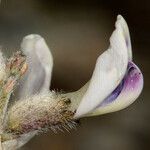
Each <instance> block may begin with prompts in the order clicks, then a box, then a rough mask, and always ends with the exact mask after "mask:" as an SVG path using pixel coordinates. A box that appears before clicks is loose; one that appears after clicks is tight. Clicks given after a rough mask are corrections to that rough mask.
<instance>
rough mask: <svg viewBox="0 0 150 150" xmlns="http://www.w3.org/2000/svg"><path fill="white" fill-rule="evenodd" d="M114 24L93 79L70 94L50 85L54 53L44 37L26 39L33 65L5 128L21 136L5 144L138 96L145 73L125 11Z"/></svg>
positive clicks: (21, 141)
mask: <svg viewBox="0 0 150 150" xmlns="http://www.w3.org/2000/svg"><path fill="white" fill-rule="evenodd" d="M115 26H116V29H115V30H114V32H113V33H112V35H111V37H110V46H109V48H108V49H107V50H106V51H105V52H104V53H103V54H102V55H100V56H99V57H98V59H97V61H96V65H95V69H94V71H93V75H92V77H91V79H90V81H89V82H87V83H86V84H85V85H84V86H83V87H82V88H81V89H79V90H78V91H75V92H71V93H65V94H62V93H56V92H54V91H49V87H50V82H51V74H52V68H53V57H52V54H51V52H50V50H49V48H48V46H47V44H46V42H45V40H44V39H43V38H42V37H41V36H40V35H35V34H31V35H28V36H26V37H25V38H24V39H23V41H22V44H21V50H22V51H23V53H24V54H25V55H26V57H27V59H26V61H27V64H28V70H27V72H26V74H25V76H24V78H23V79H22V80H21V82H20V84H19V86H18V95H17V99H18V100H19V101H18V102H16V103H15V104H14V105H13V106H12V107H11V108H10V109H9V110H8V115H7V118H8V119H7V126H6V131H8V129H9V131H10V133H12V132H13V134H14V133H15V134H16V133H17V134H19V137H17V138H14V137H13V140H7V141H6V142H3V146H4V147H8V146H9V145H11V147H13V146H12V145H14V146H15V147H20V146H22V145H24V144H25V143H26V142H27V141H28V140H29V139H30V138H32V137H33V136H34V135H35V134H36V133H37V132H38V131H39V130H41V129H43V128H45V127H47V128H51V129H52V130H55V129H56V128H57V129H58V128H59V127H60V126H59V125H62V126H63V127H65V125H66V124H67V125H69V127H70V128H72V127H73V123H74V122H73V120H76V119H79V118H82V117H85V116H94V115H101V114H105V113H110V112H114V111H118V110H121V109H123V108H126V107H127V106H129V105H130V104H131V103H133V102H134V101H135V100H136V99H137V97H138V96H139V95H140V93H141V91H142V89H143V76H142V73H141V71H140V69H139V68H138V67H137V66H136V65H135V64H134V63H133V61H132V48H131V41H130V35H129V29H128V26H127V23H126V21H125V20H124V18H123V17H122V16H121V15H118V17H117V21H116V25H115ZM70 122H71V124H70ZM17 134H16V135H17ZM8 149H9V148H8Z"/></svg>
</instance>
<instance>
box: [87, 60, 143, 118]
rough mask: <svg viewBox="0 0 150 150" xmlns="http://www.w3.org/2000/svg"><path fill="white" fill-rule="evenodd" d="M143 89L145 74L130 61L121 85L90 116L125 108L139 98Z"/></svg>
mask: <svg viewBox="0 0 150 150" xmlns="http://www.w3.org/2000/svg"><path fill="white" fill-rule="evenodd" d="M142 89H143V75H142V73H141V71H140V70H139V68H138V67H137V66H136V65H135V64H134V63H133V62H130V63H129V65H128V71H127V73H126V76H125V77H124V79H123V80H122V82H121V83H120V84H119V86H118V87H117V88H116V89H115V90H114V91H113V92H112V93H111V94H110V96H108V97H107V98H106V99H105V100H104V101H103V102H102V103H101V104H100V105H99V106H98V107H97V109H96V110H95V111H94V112H92V113H91V114H89V115H88V116H92V115H100V114H105V113H110V112H114V111H118V110H121V109H124V108H126V107H127V106H129V105H130V104H132V103H133V102H134V101H135V100H136V99H137V98H138V96H139V95H140V93H141V91H142Z"/></svg>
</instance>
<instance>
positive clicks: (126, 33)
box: [116, 15, 132, 61]
mask: <svg viewBox="0 0 150 150" xmlns="http://www.w3.org/2000/svg"><path fill="white" fill-rule="evenodd" d="M117 24H120V25H121V27H122V30H123V34H124V37H125V41H126V46H127V48H128V59H129V61H131V60H132V46H131V40H130V33H129V28H128V25H127V23H126V21H125V19H124V18H123V17H122V16H121V15H118V16H117V22H116V25H117Z"/></svg>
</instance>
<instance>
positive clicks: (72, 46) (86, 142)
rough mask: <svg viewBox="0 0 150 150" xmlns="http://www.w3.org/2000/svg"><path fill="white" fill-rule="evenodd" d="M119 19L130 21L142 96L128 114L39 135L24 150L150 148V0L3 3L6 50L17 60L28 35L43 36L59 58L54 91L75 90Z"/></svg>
mask: <svg viewBox="0 0 150 150" xmlns="http://www.w3.org/2000/svg"><path fill="white" fill-rule="evenodd" d="M117 14H121V15H123V16H124V18H125V19H126V21H127V22H128V25H129V28H130V32H131V39H132V47H133V56H134V62H136V64H138V66H139V67H140V68H141V70H142V72H143V74H144V79H145V85H144V90H143V92H142V94H141V96H140V97H139V98H138V100H137V101H136V102H135V103H134V104H132V105H131V106H130V107H128V108H127V109H125V110H122V111H119V112H115V113H112V114H106V115H102V116H98V117H92V118H84V119H82V120H81V125H80V126H79V127H78V128H77V130H72V131H70V133H68V132H65V133H58V134H54V133H53V132H51V131H50V132H49V133H47V134H42V135H40V136H36V137H35V138H33V139H32V140H31V141H30V142H29V143H28V144H26V145H25V146H24V147H23V148H22V150H41V149H42V150H141V149H142V150H143V149H150V100H149V97H150V92H149V89H150V78H149V77H150V50H149V46H150V1H148V0H147V1H146V0H142V1H137V0H126V1H119V0H118V1H117V0H116V1H115V0H113V1H111V0H110V1H107V0H82V1H81V0H47V1H46V0H2V1H1V4H0V45H1V46H2V49H3V51H4V53H5V54H7V55H11V54H12V53H13V51H16V50H19V49H20V42H21V40H22V38H23V37H24V36H25V35H27V34H31V33H37V34H40V35H42V36H43V37H44V38H45V39H46V41H47V44H48V45H49V47H50V49H51V51H52V54H53V57H54V70H53V78H52V86H51V89H58V90H62V89H63V90H64V91H67V92H68V91H74V90H77V89H79V88H80V87H81V86H82V85H83V84H85V83H86V82H87V81H88V80H89V79H90V76H91V74H92V71H93V69H94V65H95V62H96V59H97V57H98V56H99V55H100V54H101V53H102V52H103V51H104V50H106V49H107V47H108V46H109V37H110V35H111V33H112V31H113V30H114V23H115V20H116V16H117Z"/></svg>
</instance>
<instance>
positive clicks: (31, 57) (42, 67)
mask: <svg viewBox="0 0 150 150" xmlns="http://www.w3.org/2000/svg"><path fill="white" fill-rule="evenodd" d="M21 49H22V51H23V53H24V54H25V55H26V56H27V63H28V71H27V73H26V75H25V77H24V78H23V80H22V82H21V83H20V85H19V88H18V89H19V91H18V94H19V96H18V99H19V98H23V97H26V96H30V95H33V94H36V93H37V92H42V91H47V90H49V87H50V82H51V74H52V68H53V58H52V54H51V52H50V50H49V48H48V46H47V44H46V42H45V40H44V39H43V38H42V37H41V36H40V35H36V34H31V35H28V36H26V37H25V38H24V39H23V41H22V44H21Z"/></svg>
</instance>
